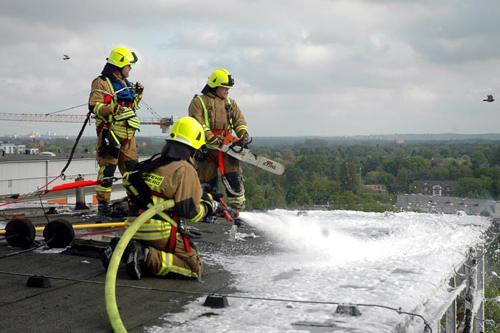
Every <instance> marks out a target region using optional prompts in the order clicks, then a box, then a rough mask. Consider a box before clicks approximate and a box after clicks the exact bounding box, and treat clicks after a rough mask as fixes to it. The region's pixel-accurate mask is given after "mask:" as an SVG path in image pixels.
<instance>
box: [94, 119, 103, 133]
mask: <svg viewBox="0 0 500 333" xmlns="http://www.w3.org/2000/svg"><path fill="white" fill-rule="evenodd" d="M103 127H104V121H103V122H101V123H100V124H99V126H97V128H96V132H97V135H99V133H101V131H102V128H103Z"/></svg>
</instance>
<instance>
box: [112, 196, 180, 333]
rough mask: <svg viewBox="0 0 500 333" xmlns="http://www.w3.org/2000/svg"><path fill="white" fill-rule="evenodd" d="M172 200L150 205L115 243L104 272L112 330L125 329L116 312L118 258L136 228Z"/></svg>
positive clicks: (121, 331) (165, 208) (167, 205)
mask: <svg viewBox="0 0 500 333" xmlns="http://www.w3.org/2000/svg"><path fill="white" fill-rule="evenodd" d="M174 204H175V203H174V200H167V201H165V202H162V203H161V204H159V205H156V206H152V207H151V208H149V209H148V210H146V211H145V212H144V213H142V214H141V215H140V216H139V217H138V218H137V219H136V220H134V222H132V224H131V225H130V227H129V228H127V230H126V231H125V232H124V233H123V236H122V237H121V238H120V241H119V242H118V244H117V245H116V248H115V250H114V251H113V256H112V257H111V261H110V263H109V266H108V273H107V274H106V286H105V289H104V292H105V298H106V310H107V312H108V318H109V321H110V322H111V326H112V327H113V330H114V331H115V332H118V333H124V332H125V333H126V332H127V330H126V328H125V326H124V325H123V322H122V319H121V318H120V313H119V312H118V305H117V304H116V290H115V289H116V274H117V272H118V267H119V266H120V260H121V258H122V256H123V253H124V252H125V249H126V248H127V245H128V243H129V242H130V240H131V239H132V237H133V236H134V235H135V233H136V232H137V230H139V228H140V227H141V225H143V224H144V223H145V222H146V221H147V220H149V219H150V218H152V217H153V216H155V215H156V214H158V213H159V212H162V211H164V210H167V209H170V208H172V207H173V206H174ZM172 222H173V221H172Z"/></svg>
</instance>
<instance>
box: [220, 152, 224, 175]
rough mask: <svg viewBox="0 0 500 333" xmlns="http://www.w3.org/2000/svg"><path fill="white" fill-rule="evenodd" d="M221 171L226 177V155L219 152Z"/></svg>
mask: <svg viewBox="0 0 500 333" xmlns="http://www.w3.org/2000/svg"><path fill="white" fill-rule="evenodd" d="M219 169H220V174H221V175H222V176H224V174H225V171H224V153H223V152H222V151H221V150H219Z"/></svg>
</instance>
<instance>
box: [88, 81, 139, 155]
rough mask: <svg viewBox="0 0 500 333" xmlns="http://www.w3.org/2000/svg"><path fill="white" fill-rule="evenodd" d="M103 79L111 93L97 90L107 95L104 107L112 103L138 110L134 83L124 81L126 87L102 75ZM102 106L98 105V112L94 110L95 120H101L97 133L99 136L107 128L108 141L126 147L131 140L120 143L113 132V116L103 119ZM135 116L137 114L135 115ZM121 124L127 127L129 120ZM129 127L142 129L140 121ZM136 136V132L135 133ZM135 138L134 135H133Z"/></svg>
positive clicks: (122, 120)
mask: <svg viewBox="0 0 500 333" xmlns="http://www.w3.org/2000/svg"><path fill="white" fill-rule="evenodd" d="M101 79H103V80H106V82H107V83H108V86H109V89H110V91H111V92H108V91H104V90H100V89H96V90H95V91H98V92H101V93H104V94H105V97H104V101H103V104H102V105H107V104H110V103H113V104H116V105H120V106H123V107H129V108H130V109H132V110H136V109H138V108H139V107H138V105H137V100H136V99H135V92H134V88H133V86H132V83H130V81H128V80H127V79H124V80H125V82H126V85H124V84H123V83H122V82H121V81H120V80H115V81H113V82H111V80H110V79H109V78H108V77H107V76H105V75H102V76H101ZM102 105H96V108H97V110H95V109H94V119H98V120H100V123H99V124H98V125H97V127H96V132H97V136H99V134H100V133H101V132H102V130H103V129H104V127H106V128H107V131H109V132H110V133H109V136H107V137H108V140H110V141H111V140H112V141H113V144H114V145H115V146H118V145H120V144H121V145H126V144H127V143H128V142H130V140H131V138H129V137H128V135H127V138H126V139H125V140H124V141H122V142H120V139H119V138H118V136H117V135H116V134H115V132H114V131H113V130H112V128H111V127H112V124H113V115H109V116H108V117H103V116H102V115H100V114H99V110H100V108H101V107H102ZM134 115H135V114H134ZM120 122H123V125H125V122H127V119H121V120H120ZM128 123H129V125H131V127H133V128H135V129H140V125H139V122H138V120H137V121H128ZM134 135H135V131H134ZM132 137H133V135H132Z"/></svg>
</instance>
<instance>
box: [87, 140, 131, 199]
mask: <svg viewBox="0 0 500 333" xmlns="http://www.w3.org/2000/svg"><path fill="white" fill-rule="evenodd" d="M102 134H103V132H101V133H100V134H99V136H98V138H97V152H99V148H100V147H101V145H102V144H103V139H102ZM138 161H139V156H138V154H137V145H136V141H135V136H134V137H132V138H131V139H130V141H129V142H127V143H126V144H124V145H121V147H120V151H119V153H118V157H117V158H115V157H113V156H111V155H106V156H99V153H97V164H98V165H99V174H98V175H97V179H98V180H101V179H103V178H108V177H113V176H114V174H115V171H116V167H117V166H118V170H120V173H121V174H122V175H123V174H124V173H125V172H126V171H131V170H133V169H134V166H135V164H136V163H137V162H138ZM112 186H113V182H112V181H111V179H106V180H104V181H103V183H102V184H99V185H97V186H96V189H95V191H96V198H97V201H98V202H109V201H110V200H111V190H112Z"/></svg>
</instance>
